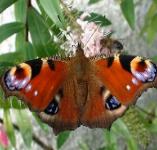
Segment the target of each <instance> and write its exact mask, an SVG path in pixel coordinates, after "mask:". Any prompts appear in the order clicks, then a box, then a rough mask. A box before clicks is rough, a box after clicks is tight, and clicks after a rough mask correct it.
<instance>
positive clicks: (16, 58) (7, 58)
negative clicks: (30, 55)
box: [0, 52, 25, 64]
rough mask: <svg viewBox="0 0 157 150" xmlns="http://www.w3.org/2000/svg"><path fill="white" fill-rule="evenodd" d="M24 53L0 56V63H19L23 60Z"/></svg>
mask: <svg viewBox="0 0 157 150" xmlns="http://www.w3.org/2000/svg"><path fill="white" fill-rule="evenodd" d="M24 58H25V57H24V52H12V53H7V54H2V55H0V62H8V63H14V64H15V63H19V62H22V61H23V60H24Z"/></svg>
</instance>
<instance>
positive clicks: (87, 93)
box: [1, 44, 157, 134]
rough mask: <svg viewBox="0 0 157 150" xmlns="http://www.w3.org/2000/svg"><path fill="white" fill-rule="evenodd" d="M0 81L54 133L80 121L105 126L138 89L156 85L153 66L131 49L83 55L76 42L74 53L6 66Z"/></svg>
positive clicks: (3, 86) (133, 101)
mask: <svg viewBox="0 0 157 150" xmlns="http://www.w3.org/2000/svg"><path fill="white" fill-rule="evenodd" d="M118 45H119V44H118ZM1 86H2V88H3V90H4V91H5V94H6V96H12V95H14V96H17V97H19V98H20V99H21V100H22V101H24V102H25V103H27V104H28V106H29V108H30V110H31V111H35V112H36V113H37V114H38V116H39V117H40V118H41V120H42V121H43V122H45V123H47V124H48V125H49V126H51V127H52V128H53V130H54V133H56V134H57V133H59V132H61V131H64V130H74V129H76V128H77V127H79V126H81V125H83V126H87V127H90V128H110V126H111V125H112V123H113V121H115V120H116V119H117V118H118V117H120V116H122V115H123V114H124V112H125V111H126V110H127V108H128V106H129V105H131V104H135V102H136V100H137V99H138V97H139V96H140V95H141V94H142V92H143V91H145V90H147V89H148V88H151V87H155V88H156V86H157V66H156V65H155V63H153V62H152V61H151V60H149V59H145V58H142V57H139V56H131V55H122V54H116V55H114V56H110V57H104V56H103V55H101V56H96V57H91V58H87V57H86V56H85V55H84V52H83V49H82V48H81V46H80V45H79V46H78V48H77V51H76V55H75V56H74V57H70V58H65V59H61V58H53V57H51V58H47V59H41V58H38V59H34V60H29V61H26V62H24V63H21V64H19V65H16V66H15V67H12V68H10V69H9V70H8V71H6V72H5V73H4V75H3V76H2V77H1Z"/></svg>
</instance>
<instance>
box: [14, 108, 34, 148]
mask: <svg viewBox="0 0 157 150" xmlns="http://www.w3.org/2000/svg"><path fill="white" fill-rule="evenodd" d="M14 113H15V116H16V122H17V124H18V126H19V129H20V132H21V134H22V138H23V141H24V143H25V144H26V146H27V147H29V148H30V147H31V143H32V127H31V122H30V119H29V117H28V115H27V112H26V110H14Z"/></svg>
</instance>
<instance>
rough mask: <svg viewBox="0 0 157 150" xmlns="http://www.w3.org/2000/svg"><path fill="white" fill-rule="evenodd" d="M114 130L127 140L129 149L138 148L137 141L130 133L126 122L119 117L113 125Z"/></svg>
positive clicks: (134, 149)
mask: <svg viewBox="0 0 157 150" xmlns="http://www.w3.org/2000/svg"><path fill="white" fill-rule="evenodd" d="M112 132H113V133H114V134H115V135H117V136H118V137H122V138H123V139H124V140H125V141H126V142H127V148H128V150H137V143H136V141H135V140H134V138H133V136H132V135H131V134H130V132H129V130H128V128H127V126H126V124H125V123H124V122H123V121H122V119H118V120H117V121H116V122H115V123H114V125H113V126H112Z"/></svg>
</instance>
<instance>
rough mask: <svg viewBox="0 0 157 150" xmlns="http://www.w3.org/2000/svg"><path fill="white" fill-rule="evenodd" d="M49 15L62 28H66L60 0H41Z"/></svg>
mask: <svg viewBox="0 0 157 150" xmlns="http://www.w3.org/2000/svg"><path fill="white" fill-rule="evenodd" d="M39 1H40V4H41V5H42V7H43V8H44V10H45V12H46V13H47V15H48V16H49V17H50V18H51V19H52V21H53V22H54V23H55V24H56V25H57V26H58V27H60V28H65V20H64V15H63V13H62V10H61V7H60V2H59V0H46V2H45V1H43V0H39Z"/></svg>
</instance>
